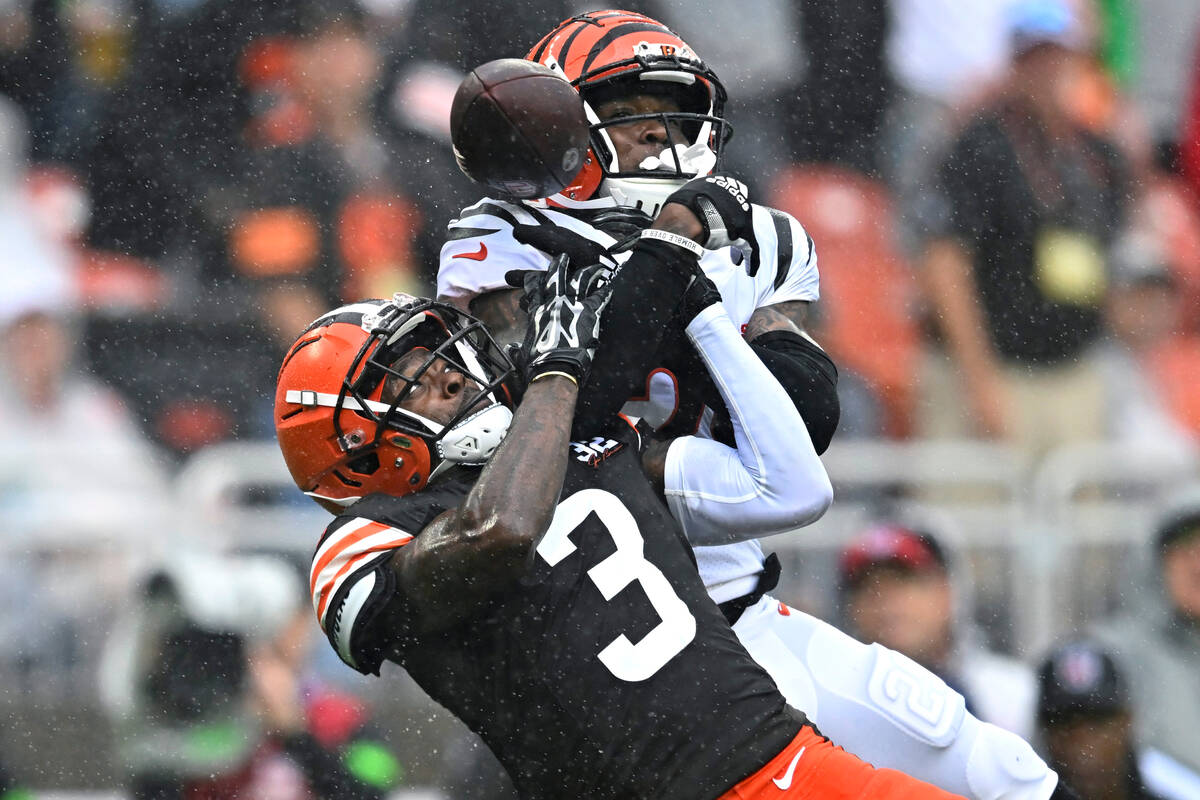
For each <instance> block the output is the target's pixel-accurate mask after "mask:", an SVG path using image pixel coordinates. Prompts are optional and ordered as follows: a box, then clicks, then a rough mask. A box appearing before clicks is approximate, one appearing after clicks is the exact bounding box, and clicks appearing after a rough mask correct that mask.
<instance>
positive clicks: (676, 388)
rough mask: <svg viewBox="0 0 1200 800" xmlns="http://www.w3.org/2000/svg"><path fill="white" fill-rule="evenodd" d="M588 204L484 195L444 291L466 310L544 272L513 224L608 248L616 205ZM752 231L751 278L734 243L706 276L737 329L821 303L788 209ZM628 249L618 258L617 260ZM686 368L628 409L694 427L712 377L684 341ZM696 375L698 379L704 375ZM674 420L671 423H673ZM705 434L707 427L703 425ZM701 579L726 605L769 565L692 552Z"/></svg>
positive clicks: (455, 232)
mask: <svg viewBox="0 0 1200 800" xmlns="http://www.w3.org/2000/svg"><path fill="white" fill-rule="evenodd" d="M587 206H588V207H587V208H579V209H558V208H549V207H544V206H543V205H539V204H537V203H514V202H507V201H504V200H496V199H491V198H485V199H483V200H481V201H480V202H478V203H476V204H475V205H473V206H470V207H468V208H466V209H464V210H463V211H462V213H461V215H460V216H459V218H458V219H456V220H454V221H452V222H451V223H450V226H449V230H448V234H447V241H446V244H445V245H443V246H442V253H441V263H440V266H439V268H438V296H439V297H441V298H443V299H445V300H449V301H450V302H453V303H454V304H456V305H458V306H460V307H463V308H466V307H467V305H468V303H469V302H470V301H471V300H472V299H473V298H475V297H477V296H479V295H481V294H486V293H487V292H491V291H494V290H497V289H508V288H511V287H509V286H508V284H507V283H506V282H505V280H504V274H505V273H506V272H507V271H508V270H512V269H545V268H546V267H547V266H548V264H549V262H550V257H549V256H548V255H547V254H545V253H543V252H542V251H541V250H538V249H536V248H534V247H531V246H529V245H525V244H522V243H520V242H518V241H517V240H516V239H514V238H513V236H512V229H513V226H514V225H559V226H562V227H564V228H567V229H569V230H571V231H574V232H575V233H578V234H580V235H581V236H585V237H587V238H588V239H591V240H592V241H595V242H597V243H599V244H601V245H603V246H604V247H613V246H614V245H616V244H618V238H617V237H616V236H614V235H611V234H610V233H607V232H605V231H604V230H601V229H600V227H597V225H593V224H592V220H593V219H596V218H598V217H599V216H601V215H603V214H604V213H606V212H609V211H611V210H612V209H611V208H609V207H604V206H603V201H591V202H589V203H588V204H587ZM754 231H755V236H756V237H757V239H758V243H759V248H760V267H759V270H758V272H757V273H756V274H755V275H748V274H747V271H746V267H745V265H744V264H743V263H742V259H741V253H740V252H738V251H736V250H734V249H733V248H725V249H723V250H714V251H707V252H705V254H704V256H703V257H702V258H701V259H700V264H701V267H702V268H703V269H704V272H705V274H707V275H708V276H709V278H711V279H712V281H713V282H714V283H715V284H716V286H717V288H718V289H719V290H720V292H721V298H722V301H723V305H724V306H725V308H726V310H727V311H728V313H729V317H730V319H732V320H733V323H734V324H735V325H737V326H739V327H740V326H744V325H745V324H746V323H747V322H748V321H749V319H750V316H751V315H752V314H753V313H754V311H755V310H756V309H758V308H763V307H765V306H769V305H774V304H776V303H783V302H787V301H792V300H804V301H810V302H811V301H815V300H816V299H817V298H818V296H819V289H818V286H819V275H818V272H817V256H816V251H815V249H814V247H813V242H812V239H811V238H810V237H809V236H808V234H807V233H806V232H805V230H804V228H803V227H802V226H801V225H800V223H799V222H798V221H797V220H796V219H795V218H794V217H792V216H791V215H790V214H786V213H784V212H782V211H777V210H775V209H771V208H767V207H765V206H759V205H754ZM627 257H628V255H627V253H621V254H618V255H617V260H618V261H623V260H624V259H625V258H627ZM678 345H679V352H680V353H681V359H680V362H679V364H674V363H672V364H664V365H663V368H662V369H658V370H655V371H654V372H653V373H652V374H651V375H650V376H648V379H647V384H646V390H645V394H644V396H642V397H640V398H637V399H636V400H634V401H632V402H631V403H630V404H628V405H627V406H626V407H625V409H624V411H625V413H626V414H628V415H630V416H634V417H639V418H641V419H644V420H646V421H647V422H648V423H649V424H651V425H652V426H654V427H656V428H664V427H666V428H667V432H669V433H671V434H684V433H693V432H697V425H698V424H699V422H700V420H699V412H700V410H701V409H702V407H703V403H702V402H701V400H702V398H701V397H700V394H701V392H702V389H701V388H700V386H701V385H707V377H706V376H705V374H704V372H703V368H702V367H699V362H698V361H697V360H696V359H695V358H694V357H693V356H692V353H691V348H690V346H689V345H687V343H686V341H684V340H683V339H682V337H681V338H680V339H679V342H678ZM697 367H699V369H698V374H699V376H700V379H699V380H695V377H694V376H696V374H697V369H696V368H697ZM667 426H669V427H667ZM698 432H699V433H700V434H701V435H704V434H705V433H706V431H705V429H704V428H703V427H700V428H699V431H698ZM695 556H696V561H697V566H698V569H699V571H700V577H701V579H702V580H703V581H704V584H705V586H707V587H708V589H709V594H710V595H711V596H712V598H713V600H715V601H716V602H718V603H723V602H725V601H727V600H732V599H734V598H737V597H740V596H742V595H744V594H746V593H748V592H751V591H753V590H754V588H755V586H756V585H757V577H756V576H757V575H758V573H760V572H761V571H762V562H763V552H762V548H761V546H760V545H759V544H758V542H757V541H755V540H748V541H744V542H737V543H733V544H725V545H718V546H712V547H698V548H696V552H695Z"/></svg>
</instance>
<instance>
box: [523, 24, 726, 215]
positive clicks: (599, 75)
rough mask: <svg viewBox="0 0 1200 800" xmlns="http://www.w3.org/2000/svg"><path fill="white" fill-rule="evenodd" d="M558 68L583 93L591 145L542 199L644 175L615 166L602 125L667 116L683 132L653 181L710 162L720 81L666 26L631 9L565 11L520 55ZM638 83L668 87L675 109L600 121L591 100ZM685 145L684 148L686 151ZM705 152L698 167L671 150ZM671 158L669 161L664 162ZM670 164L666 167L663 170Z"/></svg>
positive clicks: (568, 196)
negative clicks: (571, 174) (566, 178)
mask: <svg viewBox="0 0 1200 800" xmlns="http://www.w3.org/2000/svg"><path fill="white" fill-rule="evenodd" d="M526 58H527V59H529V60H530V61H536V62H538V63H540V64H544V65H546V66H548V67H550V68H551V69H553V70H555V71H556V72H559V73H560V74H562V75H563V77H565V78H566V79H567V80H569V81H570V82H571V85H572V86H574V87H575V89H576V91H578V92H579V94H580V96H581V97H582V98H583V105H584V111H585V112H586V114H587V116H588V120H589V122H590V123H591V142H590V144H591V147H590V148H589V150H588V152H587V156H586V158H585V159H584V165H583V168H582V169H580V171H579V174H578V175H577V176H576V177H575V179H574V180H573V181H572V182H571V183H570V184H569V185H568V186H567V187H566V188H564V189H563V190H562V191H561V192H559V193H558V194H556V195H554V197H552V198H550V200H551V201H552V202H554V203H557V204H559V205H564V206H572V205H574V204H576V203H578V202H580V201H587V200H591V199H592V198H594V197H597V196H600V195H602V194H605V193H606V192H604V191H603V187H602V183H603V182H605V181H609V182H610V183H611V182H612V181H613V179H616V180H618V181H619V180H621V179H634V180H639V179H641V180H645V179H647V176H648V175H651V173H647V172H646V171H644V170H632V171H631V170H626V171H624V172H622V171H621V170H620V168H619V166H618V164H617V154H616V150H615V148H614V147H613V143H612V140H611V139H610V137H609V135H608V133H607V131H606V129H607V128H609V127H612V126H613V125H618V124H625V123H629V122H635V121H638V120H641V119H646V118H651V117H655V118H661V119H663V122H664V124H665V123H666V122H667V121H668V118H670V121H671V122H674V123H677V124H679V125H680V127H681V128H682V129H683V130H684V131H685V132H686V133H685V135H686V139H687V140H686V141H683V142H678V143H676V142H673V143H672V144H673V145H678V147H673V148H672V150H673V152H674V154H675V155H674V158H669V159H664V163H665V165H666V167H667V168H665V169H663V170H661V171H658V172H655V173H653V179H660V178H661V179H667V180H672V181H674V182H675V183H676V184H681V183H682V182H683V181H686V180H688V179H691V178H693V177H696V175H699V174H708V173H709V172H712V171H713V169H715V168H716V166H717V164H718V163H719V160H720V157H721V150H722V148H723V145H724V143H725V141H726V140H727V139H728V138H729V136H730V135H731V133H732V128H731V127H730V126H729V124H728V123H727V122H726V121H725V119H724V117H723V114H724V111H725V101H726V93H725V87H724V86H723V85H722V84H721V81H720V80H719V79H718V78H717V76H716V74H715V73H714V72H713V71H712V70H711V69H709V68H708V67H707V66H706V65H705V64H704V62H703V61H701V60H700V58H699V57H698V56H697V55H696V53H695V51H693V50H692V48H691V47H690V46H688V44H687V43H686V42H684V41H683V39H681V38H679V36H678V35H676V34H675V33H674V32H673V31H672V30H671V29H670V28H668V27H667V26H666V25H664V24H662V23H661V22H658V21H657V20H655V19H652V18H650V17H647V16H645V15H644V14H638V13H634V12H631V11H619V10H604V11H591V12H588V13H586V14H580V15H578V16H574V17H571V18H570V19H567V20H565V21H563V22H562V23H560V24H559V25H558V27H556V28H555V29H554V30H552V31H551V32H550V33H548V34H547V35H546V36H545V37H543V38H542V40H541V41H539V42H538V43H537V44H536V45H535V46H534V47H533V49H532V50H530V52H529V54H528V55H527V56H526ZM639 82H653V83H652V84H646V85H647V86H651V85H653V86H654V87H655V88H656V89H658V90H662V89H668V88H669V89H674V90H675V91H674V96H675V97H676V98H677V99H678V100H679V102H680V108H681V111H680V112H669V113H665V114H643V115H634V116H626V117H622V118H621V119H619V120H614V121H611V122H602V121H601V120H600V119H599V117H598V116H597V114H596V112H595V109H594V108H593V104H594V103H595V102H597V97H599V96H604V95H605V94H606V93H609V92H612V91H620V90H621V89H622V88H625V89H626V90H628V91H636V87H637V85H638V83H639ZM688 148H690V150H688ZM684 150H688V152H689V153H691V154H693V157H695V154H696V153H698V152H700V151H706V152H705V153H704V158H697V159H696V161H697V163H700V164H703V166H702V167H701V168H700V169H699V170H694V169H693V170H689V169H688V165H687V164H686V163H683V162H682V161H681V159H680V157H679V153H681V152H683V151H684ZM671 162H673V163H671ZM671 167H673V169H671Z"/></svg>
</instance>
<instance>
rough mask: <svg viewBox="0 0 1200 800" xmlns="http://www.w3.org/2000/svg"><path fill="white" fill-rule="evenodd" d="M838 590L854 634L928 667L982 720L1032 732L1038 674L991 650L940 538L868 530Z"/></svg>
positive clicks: (844, 559)
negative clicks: (963, 607) (965, 609)
mask: <svg viewBox="0 0 1200 800" xmlns="http://www.w3.org/2000/svg"><path fill="white" fill-rule="evenodd" d="M839 588H840V593H841V599H842V605H843V610H844V612H845V620H846V627H847V632H848V633H850V634H851V635H852V636H855V637H856V638H858V639H861V640H862V641H864V642H879V643H880V644H882V645H884V646H886V647H890V648H892V649H894V650H897V651H899V652H901V653H903V654H904V655H906V656H908V657H909V658H911V659H913V660H914V661H916V662H917V663H919V664H921V665H922V666H924V667H927V668H928V669H930V670H931V671H933V672H934V673H935V674H936V675H938V676H939V677H941V678H942V680H944V681H946V683H948V684H949V685H950V686H952V687H953V688H954V689H957V690H958V691H959V692H960V693H962V695H963V696H964V697H966V699H967V707H968V708H969V709H970V710H971V711H972V712H973V713H974V714H975V715H976V716H977V717H979V718H980V719H982V720H984V721H986V722H991V723H994V724H996V725H999V726H1001V727H1003V728H1006V729H1008V730H1011V731H1013V732H1014V733H1017V734H1019V735H1020V736H1022V737H1025V738H1028V737H1029V736H1030V735H1031V734H1032V733H1033V702H1034V692H1035V684H1034V677H1033V672H1032V671H1031V670H1030V669H1029V668H1028V667H1026V666H1025V665H1024V664H1021V663H1020V662H1017V661H1015V660H1013V659H1010V658H1006V657H1004V656H1001V655H999V654H997V653H995V652H993V651H991V650H989V649H988V648H987V647H985V646H984V644H983V643H982V641H981V634H980V632H979V631H977V630H975V629H974V627H973V626H972V625H971V624H970V622H969V621H968V620H967V619H966V615H965V614H962V613H960V611H959V609H958V608H957V607H956V598H955V589H954V587H953V585H952V580H951V575H950V561H949V558H948V556H947V553H946V551H945V549H944V548H943V547H942V545H941V544H940V543H939V542H938V541H937V539H935V538H934V537H933V536H931V535H930V534H928V533H926V532H922V531H917V530H913V529H912V528H909V527H905V526H902V525H899V524H894V523H884V524H880V525H876V526H874V527H871V528H869V529H867V530H866V531H864V532H862V533H860V534H859V535H857V536H855V537H854V538H853V539H852V540H851V541H850V543H849V544H847V545H846V547H845V548H844V549H843V550H842V553H841V557H840V561H839Z"/></svg>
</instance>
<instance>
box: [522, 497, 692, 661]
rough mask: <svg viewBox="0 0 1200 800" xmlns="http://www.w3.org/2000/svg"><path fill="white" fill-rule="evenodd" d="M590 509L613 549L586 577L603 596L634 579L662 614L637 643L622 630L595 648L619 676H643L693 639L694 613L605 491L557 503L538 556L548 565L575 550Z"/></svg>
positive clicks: (631, 522) (632, 521) (608, 596)
mask: <svg viewBox="0 0 1200 800" xmlns="http://www.w3.org/2000/svg"><path fill="white" fill-rule="evenodd" d="M592 513H595V515H596V517H597V519H599V520H600V522H601V524H602V525H604V527H605V529H606V530H607V531H608V533H609V535H610V536H612V539H613V542H614V543H615V544H616V546H617V550H616V552H615V553H613V554H612V555H610V556H609V557H608V558H606V559H604V560H603V561H601V562H600V563H599V564H597V565H596V566H594V567H592V568H591V569H590V570H588V577H590V578H591V579H592V582H593V583H594V584H596V588H597V589H599V590H600V594H602V595H603V596H604V599H605V600H611V599H613V597H615V596H616V595H617V593H618V592H620V591H621V590H622V589H624V588H625V587H626V586H628V585H629V584H630V583H632V582H634V581H637V582H638V583H640V584H641V586H642V590H643V591H644V592H645V593H646V597H648V598H649V599H650V604H651V605H652V606H653V607H654V611H655V613H657V614H658V616H659V618H660V619H661V622H659V623H658V625H656V626H655V627H654V629H653V630H652V631H650V632H649V633H648V634H646V635H645V636H644V637H642V640H641V641H640V642H638V643H637V644H634V643H633V642H631V641H629V638H628V637H627V636H625V634H621V635H620V636H618V637H617V638H616V639H614V640H613V641H612V642H610V643H609V644H608V646H606V647H605V648H604V649H603V650H601V651H600V662H601V663H602V664H604V666H605V667H607V668H608V671H609V672H611V673H612V674H613V675H615V676H617V677H618V678H620V679H621V680H623V681H629V682H630V683H634V682H637V681H644V680H646V679H647V678H649V677H650V676H651V675H653V674H654V673H656V672H658V671H659V670H660V669H662V667H663V665H665V664H666V663H667V662H668V661H670V660H671V659H672V658H674V657H675V656H676V655H678V654H679V653H680V652H681V651H682V650H683V648H685V647H687V645H688V643H689V642H691V641H692V639H694V638H696V618H695V617H693V616H692V612H691V611H690V610H689V609H688V607H687V605H686V604H685V603H684V602H683V601H682V600H680V599H679V595H677V594H675V590H674V589H673V588H671V584H670V582H668V581H667V579H666V577H665V576H664V575H663V574H662V572H661V571H659V569H658V567H656V566H654V565H653V564H651V563H650V562H649V561H647V560H646V559H645V556H644V555H643V546H644V542H643V540H642V533H641V531H640V530H639V529H638V525H637V520H635V519H634V518H633V515H632V514H630V513H629V509H627V508H626V507H625V504H624V503H622V502H621V500H620V499H619V498H618V497H617V496H616V495H614V494H612V493H610V492H606V491H603V490H601V489H584V490H583V491H581V492H576V493H575V494H573V495H571V496H570V497H568V498H567V499H566V500H564V501H563V502H561V503H559V504H558V508H557V509H555V512H554V520H553V521H552V522H551V523H550V529H549V530H547V531H546V535H545V536H543V537H542V540H541V541H540V542H539V543H538V546H537V553H538V555H539V556H541V557H542V558H544V559H545V560H546V563H548V564H549V565H550V566H551V567H553V566H555V565H556V564H558V563H559V562H560V561H562V560H563V559H564V558H566V557H567V556H569V555H571V553H574V552H575V550H576V547H575V544H574V543H573V542H572V541H571V539H570V538H569V537H570V534H571V532H572V531H574V530H575V529H576V528H578V527H579V526H580V525H581V524H582V523H583V521H584V520H585V519H587V517H588V516H589V515H590V514H592Z"/></svg>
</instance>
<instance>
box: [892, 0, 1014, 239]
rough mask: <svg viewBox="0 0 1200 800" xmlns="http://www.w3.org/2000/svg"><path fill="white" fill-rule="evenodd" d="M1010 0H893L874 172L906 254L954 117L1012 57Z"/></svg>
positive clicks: (999, 74)
mask: <svg viewBox="0 0 1200 800" xmlns="http://www.w3.org/2000/svg"><path fill="white" fill-rule="evenodd" d="M1012 4H1013V3H1012V0H976V1H975V2H971V3H963V2H961V1H960V0H893V2H890V3H888V17H889V23H890V24H889V26H888V36H887V45H886V50H885V53H886V56H887V64H888V71H889V73H890V75H891V78H892V81H893V83H894V89H893V91H892V96H891V98H890V100H889V104H888V110H887V114H886V117H885V126H884V132H883V135H882V139H881V145H882V146H881V150H880V167H881V169H882V172H883V175H884V178H885V179H886V180H887V181H888V183H889V184H890V185H891V187H892V190H893V191H894V192H895V195H896V199H897V204H896V205H897V210H898V212H899V213H898V217H899V222H900V223H901V231H900V233H901V235H902V240H903V244H904V245H905V248H906V250H909V251H910V254H911V250H912V248H914V247H915V246H916V242H915V241H913V238H914V236H915V233H914V231H913V230H912V227H913V224H914V222H915V217H917V216H918V215H917V214H916V211H917V209H918V208H920V207H921V206H922V205H923V203H924V202H927V198H926V194H927V191H928V186H927V179H928V176H929V174H930V173H931V172H932V171H933V169H934V168H935V167H936V165H937V163H938V160H939V159H940V158H941V155H942V151H943V149H944V148H945V146H946V144H947V142H948V141H949V140H950V138H951V137H952V136H953V134H954V131H955V127H956V126H957V124H958V123H959V121H960V115H961V114H963V113H966V110H967V109H968V108H969V107H971V106H973V105H975V104H977V103H979V102H981V100H982V98H983V97H984V96H985V94H986V93H987V92H988V91H990V90H992V89H994V88H995V86H996V84H998V82H999V81H1000V79H1001V78H1002V77H1003V76H1004V74H1005V71H1006V70H1007V68H1008V65H1009V60H1010V56H1011V46H1012V41H1011V37H1010V36H1009V35H1008V18H1007V14H1008V10H1009V8H1010V7H1011V6H1012Z"/></svg>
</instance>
